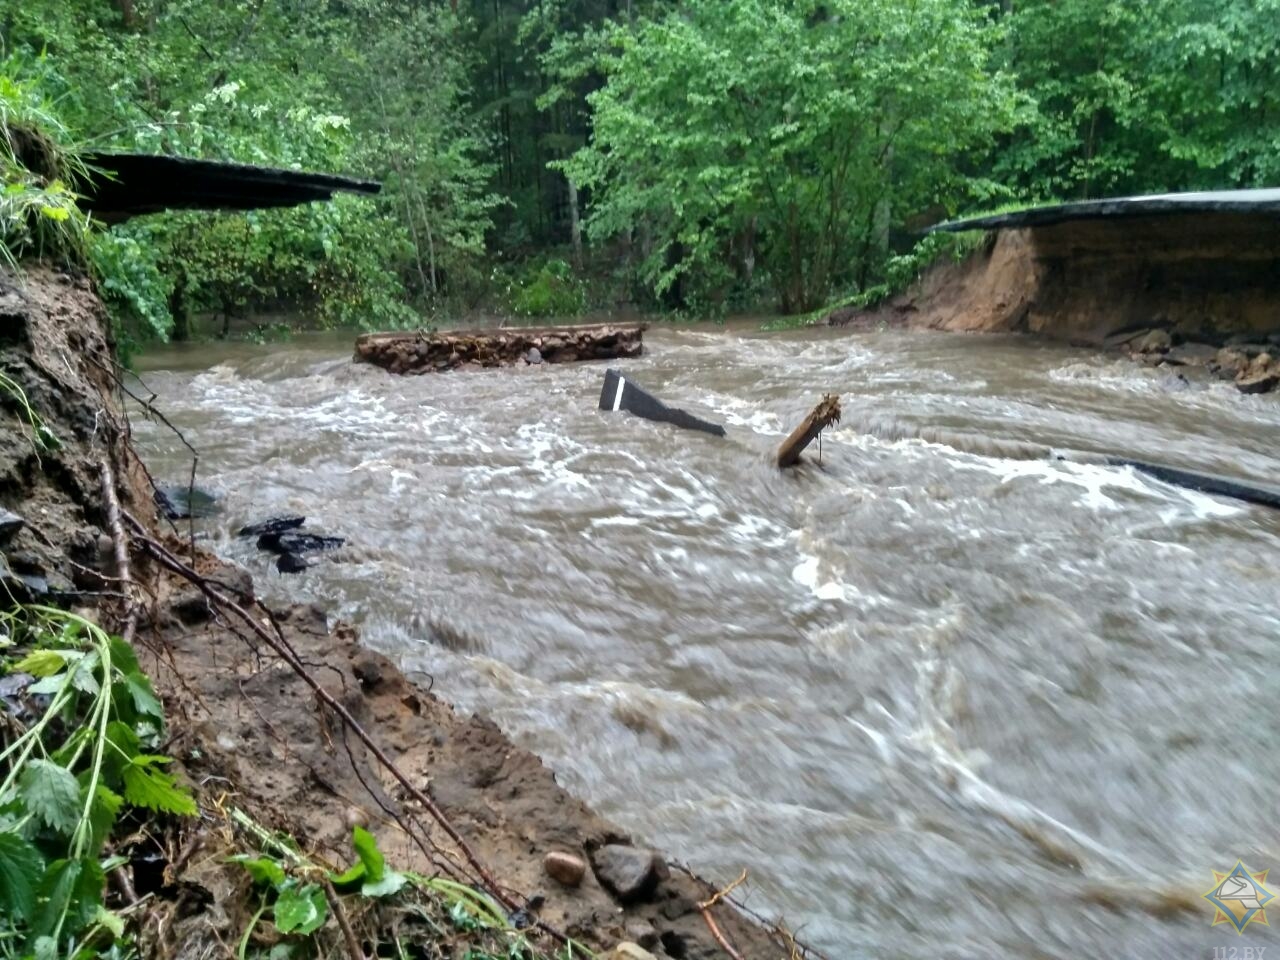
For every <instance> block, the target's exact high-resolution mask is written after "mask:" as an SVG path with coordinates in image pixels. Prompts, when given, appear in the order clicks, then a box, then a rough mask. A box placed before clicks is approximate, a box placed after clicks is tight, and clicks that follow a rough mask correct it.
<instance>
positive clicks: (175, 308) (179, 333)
mask: <svg viewBox="0 0 1280 960" xmlns="http://www.w3.org/2000/svg"><path fill="white" fill-rule="evenodd" d="M169 315H170V316H172V317H173V333H172V334H171V335H170V338H171V339H173V340H176V341H178V342H182V341H185V340H190V339H191V308H190V307H189V306H187V294H186V288H185V287H184V286H183V283H182V281H181V280H178V282H177V283H175V284H174V285H173V292H172V293H170V294H169Z"/></svg>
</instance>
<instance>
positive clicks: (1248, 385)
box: [1236, 368, 1280, 393]
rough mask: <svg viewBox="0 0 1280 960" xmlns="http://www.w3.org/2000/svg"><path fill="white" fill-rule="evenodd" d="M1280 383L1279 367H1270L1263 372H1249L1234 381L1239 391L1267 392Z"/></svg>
mask: <svg viewBox="0 0 1280 960" xmlns="http://www.w3.org/2000/svg"><path fill="white" fill-rule="evenodd" d="M1277 385H1280V369H1278V368H1272V369H1270V370H1268V371H1266V372H1264V373H1250V374H1246V375H1245V376H1243V377H1241V378H1240V379H1239V380H1237V381H1236V389H1237V390H1239V391H1240V392H1241V393H1268V392H1270V391H1272V390H1274V389H1275V388H1276V386H1277Z"/></svg>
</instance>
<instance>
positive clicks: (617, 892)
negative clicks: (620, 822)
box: [591, 843, 667, 903]
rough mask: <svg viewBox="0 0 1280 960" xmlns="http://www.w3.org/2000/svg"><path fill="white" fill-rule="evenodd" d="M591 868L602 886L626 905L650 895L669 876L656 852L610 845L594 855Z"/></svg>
mask: <svg viewBox="0 0 1280 960" xmlns="http://www.w3.org/2000/svg"><path fill="white" fill-rule="evenodd" d="M591 869H592V870H593V871H594V872H595V875H596V879H597V880H599V881H600V885H601V886H602V887H604V888H605V889H606V890H608V891H609V892H610V893H611V894H613V895H614V896H615V897H617V899H618V900H619V901H621V902H622V903H634V902H635V901H637V900H643V899H645V898H647V897H648V896H650V895H651V894H652V893H653V891H654V889H655V888H656V887H657V886H658V882H659V881H660V880H662V879H663V878H664V877H665V876H666V875H667V865H666V863H665V862H663V860H662V858H661V857H660V856H658V854H657V853H655V852H654V851H653V850H641V849H638V848H636V847H628V846H624V845H622V844H618V843H610V844H606V845H605V846H603V847H601V848H600V849H598V850H596V851H595V852H594V853H592V854H591Z"/></svg>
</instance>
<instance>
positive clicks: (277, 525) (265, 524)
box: [238, 514, 307, 537]
mask: <svg viewBox="0 0 1280 960" xmlns="http://www.w3.org/2000/svg"><path fill="white" fill-rule="evenodd" d="M306 522H307V518H306V517H299V516H294V515H292V514H291V515H288V516H283V517H271V518H269V519H267V520H260V521H259V522H257V523H251V524H249V525H248V526H247V527H241V528H240V532H239V534H238V535H239V536H241V537H260V536H262V535H263V534H264V533H284V532H285V531H286V530H297V529H298V528H299V527H300V526H302V525H303V524H304V523H306Z"/></svg>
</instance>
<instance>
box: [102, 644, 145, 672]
mask: <svg viewBox="0 0 1280 960" xmlns="http://www.w3.org/2000/svg"><path fill="white" fill-rule="evenodd" d="M107 645H108V646H109V647H110V649H111V664H112V666H114V667H115V668H116V669H117V670H119V671H120V672H121V673H122V674H124V675H125V676H129V675H130V674H137V675H138V676H141V675H142V668H141V667H140V666H139V665H138V655H137V654H136V653H134V652H133V647H131V646H129V644H127V643H125V642H124V641H123V640H121V639H120V638H119V637H111V638H109V639H108V640H107Z"/></svg>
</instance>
